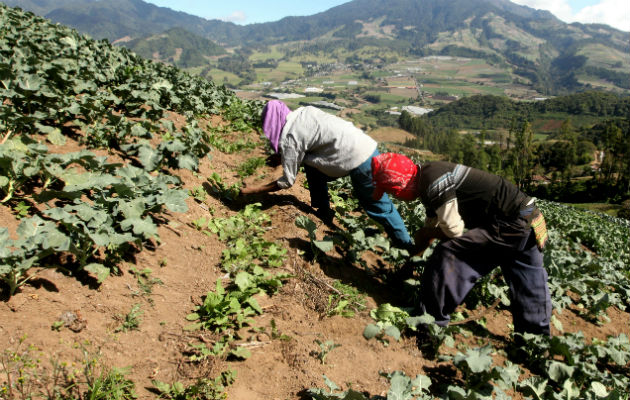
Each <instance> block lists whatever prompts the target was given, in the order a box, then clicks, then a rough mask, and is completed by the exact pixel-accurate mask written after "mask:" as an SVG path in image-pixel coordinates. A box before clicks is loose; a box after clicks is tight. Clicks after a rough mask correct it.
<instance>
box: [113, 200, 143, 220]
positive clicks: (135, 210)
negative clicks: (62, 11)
mask: <svg viewBox="0 0 630 400" xmlns="http://www.w3.org/2000/svg"><path fill="white" fill-rule="evenodd" d="M118 208H119V210H120V212H122V213H123V215H124V216H125V218H141V217H142V216H143V215H144V212H145V211H146V206H145V202H144V199H143V198H137V199H132V200H123V201H120V202H119V203H118Z"/></svg>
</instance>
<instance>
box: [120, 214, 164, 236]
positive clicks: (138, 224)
mask: <svg viewBox="0 0 630 400" xmlns="http://www.w3.org/2000/svg"><path fill="white" fill-rule="evenodd" d="M120 227H121V228H122V229H123V230H125V231H128V230H129V229H132V228H133V233H134V235H137V236H142V237H144V238H145V239H150V238H152V237H154V236H155V235H157V226H156V225H155V224H154V223H153V221H152V220H151V218H150V217H147V218H128V219H126V220H124V221H122V222H121V223H120Z"/></svg>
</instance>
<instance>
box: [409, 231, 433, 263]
mask: <svg viewBox="0 0 630 400" xmlns="http://www.w3.org/2000/svg"><path fill="white" fill-rule="evenodd" d="M433 230H434V228H433V229H431V228H421V229H420V230H418V231H417V232H416V233H415V234H414V235H413V236H414V237H413V238H414V243H415V244H414V247H413V250H412V254H411V255H412V256H418V257H419V256H421V255H422V254H423V253H424V251H425V250H426V249H428V248H429V246H431V243H433V241H434V240H435V237H434V234H433Z"/></svg>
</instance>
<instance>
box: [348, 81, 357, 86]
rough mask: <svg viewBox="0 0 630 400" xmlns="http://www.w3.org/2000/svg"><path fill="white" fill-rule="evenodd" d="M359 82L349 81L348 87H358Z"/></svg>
mask: <svg viewBox="0 0 630 400" xmlns="http://www.w3.org/2000/svg"><path fill="white" fill-rule="evenodd" d="M358 84H359V82H357V81H348V85H358Z"/></svg>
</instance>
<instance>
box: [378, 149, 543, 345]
mask: <svg viewBox="0 0 630 400" xmlns="http://www.w3.org/2000/svg"><path fill="white" fill-rule="evenodd" d="M372 174H373V179H374V185H375V187H376V190H375V191H374V198H375V199H376V198H378V197H379V196H381V195H382V194H383V193H390V194H392V195H394V196H396V197H397V198H399V199H401V200H407V201H409V200H413V199H416V198H420V200H421V201H422V204H423V205H424V207H425V209H426V214H427V216H426V220H425V223H424V227H423V228H421V229H420V230H419V231H418V232H417V233H416V234H415V235H414V239H415V248H414V254H416V253H421V252H424V250H426V249H427V248H428V247H429V245H430V244H431V242H432V241H433V240H434V239H439V240H440V243H439V244H438V245H437V246H436V248H435V251H434V252H433V254H432V255H431V256H430V257H429V259H428V261H427V265H426V266H425V269H424V272H423V274H422V278H421V284H420V304H419V311H420V312H421V313H425V312H426V313H429V314H430V315H432V316H433V317H434V318H435V322H436V323H437V324H438V325H441V326H446V325H447V324H448V322H449V319H450V317H449V315H450V314H451V313H452V312H453V311H455V308H456V307H457V306H458V305H459V304H461V303H462V302H463V301H464V298H465V297H466V294H467V293H468V292H469V291H470V290H471V289H472V288H473V286H474V285H475V282H476V281H477V280H478V279H479V278H481V277H483V276H484V275H487V274H488V273H490V272H491V271H492V270H493V269H494V268H495V267H497V266H501V270H502V272H503V276H504V277H505V280H506V281H507V282H508V285H509V287H510V291H511V303H512V305H511V311H512V317H513V320H514V329H515V330H516V331H517V332H529V333H534V334H546V335H549V334H550V329H549V321H550V318H551V297H550V294H549V287H548V285H547V271H545V269H544V268H543V256H542V248H543V246H544V244H545V241H546V240H547V229H546V225H545V221H544V218H543V216H542V214H541V212H540V210H539V209H538V208H537V207H536V204H535V199H534V198H532V197H529V196H527V195H526V194H524V193H523V192H521V191H520V190H519V189H518V188H517V187H516V186H515V185H513V184H512V183H510V182H508V181H506V180H505V179H503V178H502V177H499V176H497V175H494V174H491V173H488V172H484V171H481V170H478V169H475V168H470V167H467V166H464V165H461V164H453V163H450V162H444V161H435V162H428V163H426V164H422V165H416V164H415V163H414V162H413V161H412V160H411V159H409V158H407V157H405V156H403V155H401V154H395V153H385V154H381V155H378V156H376V157H374V158H373V159H372ZM465 228H466V229H467V230H465Z"/></svg>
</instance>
